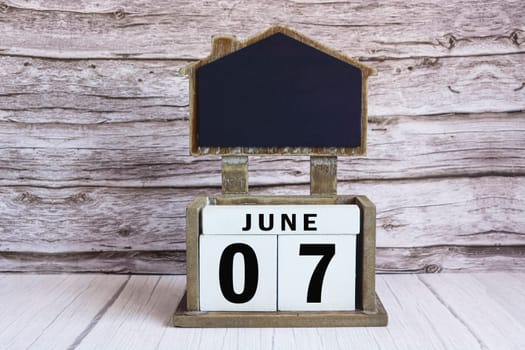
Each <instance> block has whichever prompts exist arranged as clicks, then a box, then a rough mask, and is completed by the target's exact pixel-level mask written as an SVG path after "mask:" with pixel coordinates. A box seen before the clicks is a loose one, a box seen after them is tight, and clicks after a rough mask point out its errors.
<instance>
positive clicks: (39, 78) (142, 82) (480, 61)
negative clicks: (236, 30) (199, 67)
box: [0, 53, 525, 143]
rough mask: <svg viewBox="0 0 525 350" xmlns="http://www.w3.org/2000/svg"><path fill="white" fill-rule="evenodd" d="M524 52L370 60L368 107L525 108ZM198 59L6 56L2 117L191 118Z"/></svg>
mask: <svg viewBox="0 0 525 350" xmlns="http://www.w3.org/2000/svg"><path fill="white" fill-rule="evenodd" d="M524 57H525V53H523V54H513V55H498V56H481V57H468V58H461V57H455V56H453V57H442V58H428V57H424V58H410V59H401V60H397V59H396V60H381V61H374V62H368V63H369V64H370V65H372V66H373V67H374V68H376V69H377V70H378V75H377V76H373V77H371V78H370V79H369V81H368V83H369V86H368V87H369V89H368V94H369V100H368V114H369V116H374V117H378V116H392V115H402V116H403V115H404V116H414V115H422V114H440V113H441V114H443V113H469V112H470V113H478V112H487V111H494V112H501V111H504V112H506V111H520V110H524V109H525V102H524V101H525V89H524V88H523V82H524V81H525V73H524V72H525V59H524ZM190 62H191V61H184V60H132V61H130V60H50V59H35V58H28V57H12V56H1V55H0V79H1V80H2V82H3V83H2V85H1V86H0V121H14V122H19V123H65V124H68V125H69V124H98V123H112V122H116V123H123V122H129V121H157V122H160V121H171V120H185V119H187V118H188V114H189V112H188V104H189V100H188V91H189V88H188V85H189V82H188V78H187V77H186V76H184V75H183V74H182V73H181V72H180V71H179V70H180V68H182V67H184V66H185V65H187V64H189V63H190ZM64 127H67V126H64ZM186 143H187V142H186Z"/></svg>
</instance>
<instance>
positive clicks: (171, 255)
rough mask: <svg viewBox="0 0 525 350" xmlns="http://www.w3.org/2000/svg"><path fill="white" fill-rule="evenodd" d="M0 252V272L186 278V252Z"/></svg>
mask: <svg viewBox="0 0 525 350" xmlns="http://www.w3.org/2000/svg"><path fill="white" fill-rule="evenodd" d="M74 248H75V246H74V245H71V250H72V251H66V252H58V253H38V252H32V251H22V252H20V251H10V250H9V251H0V263H1V264H0V272H40V273H66V272H84V273H85V272H103V273H157V274H158V273H160V274H170V275H184V274H186V251H184V250H142V251H139V250H128V251H121V250H106V251H84V252H79V251H74Z"/></svg>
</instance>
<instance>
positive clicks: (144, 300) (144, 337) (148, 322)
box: [76, 276, 184, 349]
mask: <svg viewBox="0 0 525 350" xmlns="http://www.w3.org/2000/svg"><path fill="white" fill-rule="evenodd" d="M183 286H184V278H183V277H166V276H165V277H161V276H132V277H131V278H130V280H129V282H128V284H127V285H126V288H125V289H124V290H123V291H122V293H121V294H120V295H119V298H118V299H117V300H116V301H115V303H114V304H113V305H112V307H111V308H110V309H108V310H107V312H106V313H105V314H104V317H103V318H102V319H101V320H100V321H99V322H98V323H97V324H96V326H95V327H93V329H92V330H91V331H90V332H89V334H87V335H86V336H85V337H84V338H82V339H79V341H78V342H77V346H76V349H102V348H106V349H152V348H154V347H155V346H156V344H158V343H159V342H160V338H161V336H162V334H163V333H164V332H165V331H166V327H168V326H169V318H170V315H171V313H172V312H173V310H174V308H175V307H176V304H177V302H178V301H179V300H180V298H181V297H182V293H183Z"/></svg>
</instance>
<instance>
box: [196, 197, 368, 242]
mask: <svg viewBox="0 0 525 350" xmlns="http://www.w3.org/2000/svg"><path fill="white" fill-rule="evenodd" d="M202 233H203V234H216V235H220V234H227V235H231V234H247V233H249V234H270V235H271V234H285V233H306V234H317V233H330V234H352V233H359V207H358V206H357V205H353V204H346V205H344V204H340V205H208V206H206V207H204V208H203V209H202Z"/></svg>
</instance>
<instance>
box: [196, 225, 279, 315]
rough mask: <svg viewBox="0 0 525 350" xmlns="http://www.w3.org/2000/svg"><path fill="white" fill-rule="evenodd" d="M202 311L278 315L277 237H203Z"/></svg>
mask: <svg viewBox="0 0 525 350" xmlns="http://www.w3.org/2000/svg"><path fill="white" fill-rule="evenodd" d="M199 246H200V249H199V256H200V257H199V261H200V263H199V266H200V268H199V270H200V277H199V280H200V309H201V310H202V311H276V303H277V278H276V276H277V237H276V236H261V235H201V236H200V239H199Z"/></svg>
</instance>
